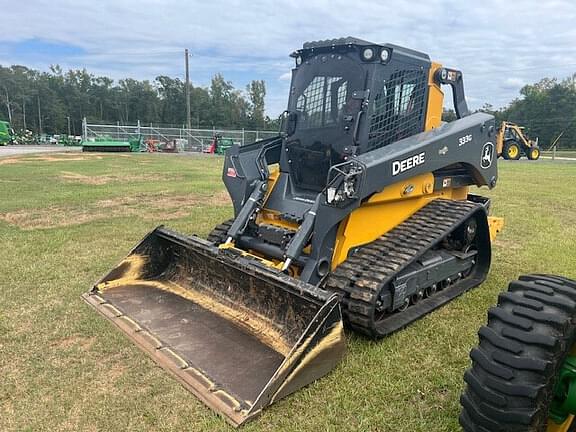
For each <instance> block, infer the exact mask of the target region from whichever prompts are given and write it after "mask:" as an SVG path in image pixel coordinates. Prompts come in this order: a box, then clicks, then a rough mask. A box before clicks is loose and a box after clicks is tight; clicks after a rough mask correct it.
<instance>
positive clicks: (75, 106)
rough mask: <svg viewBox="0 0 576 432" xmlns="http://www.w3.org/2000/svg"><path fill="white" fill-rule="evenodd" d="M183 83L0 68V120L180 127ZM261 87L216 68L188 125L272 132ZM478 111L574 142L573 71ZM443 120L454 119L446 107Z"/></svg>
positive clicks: (544, 137)
mask: <svg viewBox="0 0 576 432" xmlns="http://www.w3.org/2000/svg"><path fill="white" fill-rule="evenodd" d="M185 90H186V88H185V83H184V82H183V81H182V80H180V79H179V78H172V77H168V76H165V75H162V76H158V77H156V78H155V79H154V80H152V81H149V80H143V81H139V80H135V79H132V78H125V79H121V80H118V81H114V80H112V79H111V78H108V77H103V76H95V75H93V74H91V73H89V72H88V71H86V70H85V69H82V70H69V71H66V72H65V71H63V70H62V69H61V68H60V67H59V66H53V67H51V68H50V71H48V72H40V71H36V70H33V69H29V68H27V67H24V66H11V67H2V66H0V102H3V103H0V118H2V119H9V118H11V119H12V125H13V127H14V128H15V129H29V130H32V131H34V132H39V131H42V132H45V133H49V134H53V133H65V132H66V131H67V130H68V128H69V129H70V132H71V133H72V134H74V135H78V134H80V133H81V130H82V129H81V127H82V119H83V118H84V117H85V118H86V119H87V120H88V122H90V123H112V124H113V123H117V122H118V123H120V124H135V123H136V121H137V120H140V121H141V122H142V123H143V124H150V123H154V124H157V125H175V126H184V125H185V124H186V91H185ZM265 96H266V85H265V83H264V81H262V80H256V81H252V82H251V83H250V84H249V85H248V86H247V87H246V89H244V90H243V91H241V90H238V89H236V88H234V86H233V85H232V83H231V82H229V81H226V79H225V78H224V77H223V76H222V75H221V74H216V75H215V76H214V77H213V78H212V80H211V82H210V85H209V86H208V87H206V88H204V87H198V86H193V85H191V97H190V99H191V113H192V122H191V123H192V127H193V128H194V127H195V128H211V127H213V126H215V127H228V128H246V129H260V130H262V129H269V130H277V128H278V120H277V119H270V118H268V117H267V116H266V114H265V104H264V99H265ZM480 111H484V112H489V113H491V114H493V115H494V116H495V117H496V119H497V120H498V122H500V121H503V120H506V121H511V122H515V123H518V124H519V125H521V126H524V127H526V131H527V133H528V135H529V136H531V137H539V142H540V145H541V147H542V148H544V149H548V147H549V146H550V145H551V143H552V142H553V141H554V140H555V139H556V138H557V137H558V136H559V135H560V134H562V136H561V139H560V141H559V145H560V148H576V74H574V75H572V76H571V77H569V78H566V79H564V80H558V79H556V78H544V79H542V80H540V81H539V82H537V83H535V84H529V85H526V86H524V87H523V88H522V89H521V90H520V95H519V97H517V98H515V99H514V100H513V101H512V102H510V103H509V104H508V105H507V106H506V107H504V108H501V109H494V107H492V106H491V105H488V104H486V105H484V106H483V107H482V108H481V109H480ZM443 118H444V119H445V120H451V119H453V118H455V115H454V112H453V111H451V110H448V111H445V112H444V115H443Z"/></svg>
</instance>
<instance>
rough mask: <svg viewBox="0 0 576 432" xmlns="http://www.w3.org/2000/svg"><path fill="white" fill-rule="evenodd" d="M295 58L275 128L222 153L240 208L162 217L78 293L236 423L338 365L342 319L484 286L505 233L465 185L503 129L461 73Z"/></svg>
mask: <svg viewBox="0 0 576 432" xmlns="http://www.w3.org/2000/svg"><path fill="white" fill-rule="evenodd" d="M292 57H293V58H294V59H295V63H296V66H295V68H294V69H293V75H292V83H291V90H290V96H289V101H288V109H287V111H286V112H285V113H284V115H283V125H282V128H281V130H282V132H281V134H280V136H278V137H275V138H270V139H267V140H264V141H259V142H257V143H254V144H250V145H245V146H238V145H234V146H232V147H231V148H230V149H229V150H228V151H227V152H226V156H225V162H224V170H223V181H224V184H225V186H226V188H227V189H228V192H229V194H230V196H231V198H232V202H233V206H234V219H232V220H230V221H225V222H223V223H222V224H220V225H218V226H216V227H215V228H214V230H213V231H212V233H211V234H210V236H209V237H208V239H207V240H204V239H202V238H199V237H196V236H184V235H181V234H178V233H175V232H173V231H170V230H169V229H167V228H164V227H162V226H161V227H158V228H156V229H155V230H154V231H152V232H151V233H150V234H149V235H148V236H147V237H146V238H144V240H143V241H142V242H141V243H140V244H139V245H138V246H136V247H135V248H134V250H132V252H131V253H130V255H129V256H128V257H127V258H126V259H125V260H124V261H122V262H121V263H120V264H119V265H118V266H117V267H116V268H115V269H113V270H112V271H111V272H110V273H109V274H108V275H107V276H105V277H104V278H103V279H101V280H100V281H99V282H98V283H96V284H95V285H94V287H93V288H92V289H91V291H90V292H88V293H87V294H85V295H84V298H85V300H86V301H87V302H88V303H89V304H91V305H92V306H93V307H95V308H96V309H97V310H98V311H99V312H101V313H102V314H103V315H105V316H106V317H108V318H109V319H110V320H111V321H112V322H114V323H115V324H116V325H117V326H118V327H119V328H120V329H121V330H123V331H124V332H125V333H126V334H127V335H128V336H129V337H130V338H131V339H132V340H133V341H134V342H136V343H137V344H138V345H139V346H140V347H141V348H142V349H144V350H145V351H147V352H148V353H149V354H150V355H151V356H152V358H154V359H155V360H156V361H157V362H158V363H159V364H160V365H162V366H163V367H165V368H166V369H167V370H169V371H170V372H172V373H173V374H174V375H175V376H176V377H177V378H178V379H179V380H180V381H181V382H182V383H183V384H184V385H185V386H186V387H187V388H188V389H190V390H191V391H192V392H193V393H194V394H196V395H197V397H198V398H200V399H201V400H202V401H204V402H205V403H206V404H208V405H209V406H210V407H212V408H213V409H214V410H216V411H217V412H219V413H221V414H223V415H224V416H225V417H226V418H227V420H228V421H230V422H231V423H232V424H234V425H239V424H241V423H243V422H244V421H246V420H247V419H249V418H251V417H253V416H255V415H256V414H258V413H259V412H260V411H261V410H262V409H263V408H264V407H266V406H267V405H269V404H271V403H273V402H275V401H276V400H278V399H280V398H282V397H284V396H286V395H288V394H290V393H292V392H294V391H295V390H297V389H299V388H300V387H302V386H304V385H306V384H308V383H310V382H312V381H313V380H315V379H317V378H319V377H320V376H322V375H324V374H326V373H328V372H329V371H330V370H331V369H333V368H334V367H335V365H336V364H337V363H338V362H339V360H340V359H341V358H342V356H343V355H344V352H345V340H344V334H343V328H344V326H347V327H349V328H351V329H354V330H356V331H358V332H360V333H363V334H365V335H367V336H369V337H373V338H380V337H383V336H385V335H387V334H389V333H391V332H393V331H396V330H398V329H401V328H402V327H404V326H406V325H408V324H409V323H411V322H413V321H414V320H416V319H418V318H420V317H422V316H423V315H425V314H427V313H429V312H431V311H432V310H434V309H436V308H438V307H440V306H442V305H443V304H445V303H447V302H449V301H450V300H452V299H454V298H455V297H456V296H458V295H460V294H462V293H463V292H465V291H466V290H468V289H470V288H473V287H475V286H477V285H479V284H480V283H481V282H482V281H483V280H484V279H485V277H486V274H487V272H488V269H489V265H490V255H491V253H490V244H491V237H493V236H494V235H495V233H496V232H497V231H498V230H499V229H500V227H501V221H500V220H497V219H489V217H488V210H489V206H490V201H489V199H487V198H484V197H481V196H478V195H473V194H471V193H470V191H469V188H470V186H478V187H480V186H488V187H489V188H493V187H494V186H495V185H496V180H497V170H496V151H495V150H496V149H495V144H494V143H495V135H496V131H495V126H494V118H493V117H492V116H490V115H488V114H484V113H476V114H470V113H469V111H468V109H467V106H466V101H465V98H464V87H463V81H462V73H461V72H460V71H457V70H453V69H447V68H444V67H442V66H441V65H440V64H437V63H434V62H431V61H430V59H429V57H428V56H427V55H425V54H422V53H420V52H417V51H413V50H410V49H406V48H402V47H400V46H396V45H391V44H383V45H382V44H375V43H371V42H366V41H363V40H360V39H355V38H343V39H335V40H327V41H318V42H310V43H306V44H304V46H303V48H302V49H299V50H297V51H296V52H294V53H293V54H292ZM443 84H447V85H450V86H452V93H453V96H454V106H455V111H456V113H457V116H458V119H457V120H456V121H454V122H451V123H449V124H446V123H442V122H441V115H442V104H443V93H442V90H441V85H443Z"/></svg>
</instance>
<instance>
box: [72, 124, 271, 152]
mask: <svg viewBox="0 0 576 432" xmlns="http://www.w3.org/2000/svg"><path fill="white" fill-rule="evenodd" d="M216 135H218V136H221V137H222V138H228V139H231V140H232V141H234V143H235V144H236V143H237V144H240V145H244V144H250V143H253V142H256V141H259V140H262V139H266V138H271V137H274V136H277V135H278V132H277V131H269V130H268V131H267V130H247V129H220V128H212V129H186V128H178V127H166V126H155V125H153V124H150V125H143V124H140V122H138V124H136V125H130V126H127V125H120V124H115V125H106V124H91V123H88V122H86V120H84V122H83V127H82V139H83V140H85V141H94V140H96V139H97V138H108V139H113V140H118V141H130V139H131V138H132V139H134V138H140V137H141V138H142V139H143V140H144V141H148V140H151V141H156V142H160V143H174V144H176V147H177V148H178V150H179V151H190V152H204V151H207V150H208V148H209V147H210V144H211V142H212V140H213V138H214V136H216Z"/></svg>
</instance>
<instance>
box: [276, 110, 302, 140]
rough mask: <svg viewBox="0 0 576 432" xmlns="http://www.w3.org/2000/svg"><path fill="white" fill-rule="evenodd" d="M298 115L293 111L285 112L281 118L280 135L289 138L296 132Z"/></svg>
mask: <svg viewBox="0 0 576 432" xmlns="http://www.w3.org/2000/svg"><path fill="white" fill-rule="evenodd" d="M297 122H298V114H296V113H295V112H293V111H284V112H283V113H282V115H281V116H280V133H281V134H283V135H285V136H287V137H289V136H291V135H294V132H296V123H297Z"/></svg>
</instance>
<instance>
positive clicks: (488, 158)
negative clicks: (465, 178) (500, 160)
mask: <svg viewBox="0 0 576 432" xmlns="http://www.w3.org/2000/svg"><path fill="white" fill-rule="evenodd" d="M493 153H494V144H492V143H491V142H487V143H486V144H484V147H483V148H482V160H481V161H480V165H481V166H482V168H490V166H491V165H492V156H493Z"/></svg>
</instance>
